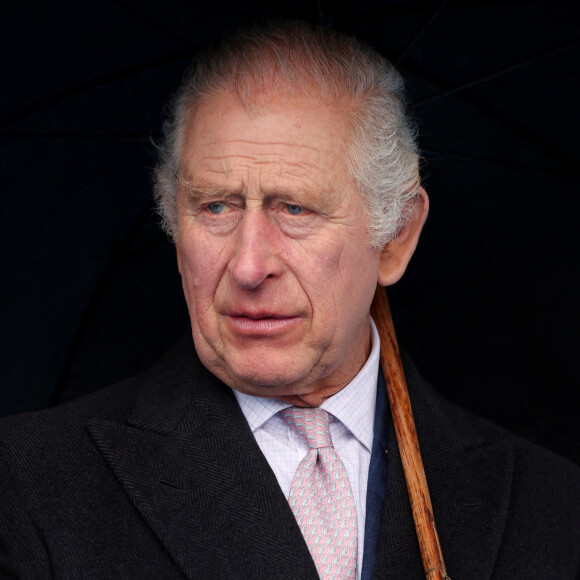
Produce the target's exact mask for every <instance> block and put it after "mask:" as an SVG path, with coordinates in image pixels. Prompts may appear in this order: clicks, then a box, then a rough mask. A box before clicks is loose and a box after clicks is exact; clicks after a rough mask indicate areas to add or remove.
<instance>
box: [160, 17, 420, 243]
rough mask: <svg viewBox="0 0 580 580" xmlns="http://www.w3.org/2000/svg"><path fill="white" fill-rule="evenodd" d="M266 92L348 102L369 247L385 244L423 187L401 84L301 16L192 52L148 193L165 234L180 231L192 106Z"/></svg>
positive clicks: (382, 62) (351, 155) (367, 53)
mask: <svg viewBox="0 0 580 580" xmlns="http://www.w3.org/2000/svg"><path fill="white" fill-rule="evenodd" d="M268 91H275V92H281V91H283V92H286V93H287V94H302V95H316V96H317V97H319V98H323V99H332V100H335V101H343V102H347V103H349V104H350V106H349V107H348V109H349V111H350V113H349V128H350V131H349V133H350V134H349V148H348V169H349V171H350V173H351V176H352V177H353V179H354V180H355V182H356V184H357V187H358V190H359V192H360V194H361V196H362V198H363V200H364V201H365V203H366V206H365V208H366V212H367V222H368V223H367V227H368V232H369V243H370V244H371V245H372V246H374V247H383V246H384V245H385V244H386V243H388V242H389V241H391V240H392V239H393V238H395V237H396V236H397V235H398V233H399V231H400V230H401V228H402V227H403V225H404V224H405V223H406V221H407V220H408V219H409V218H410V216H411V214H412V213H413V210H414V208H415V205H414V203H413V202H414V200H415V199H416V195H417V189H418V187H419V185H420V178H419V154H418V148H417V145H416V142H415V137H416V134H415V129H414V127H413V125H412V124H411V122H410V121H409V119H408V118H407V116H406V114H405V101H404V86H403V80H402V78H401V76H400V75H399V73H398V72H397V71H396V70H395V68H394V67H393V66H392V65H391V64H390V63H389V62H388V61H387V60H386V59H385V58H383V57H382V56H381V55H380V54H379V53H378V52H376V51H375V50H373V49H371V48H369V47H368V46H365V45H364V44H362V43H360V42H359V41H358V40H356V39H355V38H352V37H349V36H346V35H343V34H341V33H338V32H336V31H333V30H329V29H325V28H322V27H318V26H312V25H309V24H305V23H302V22H285V23H282V24H271V25H269V26H267V27H262V28H259V29H246V30H241V31H237V32H235V33H234V34H232V35H231V36H227V37H225V38H224V39H222V41H221V42H220V43H219V44H217V45H216V46H214V47H212V48H210V49H209V50H207V51H205V52H203V53H201V54H200V55H198V57H197V59H196V62H195V63H194V66H193V68H192V69H191V71H190V72H189V73H188V75H187V76H186V77H185V80H184V82H183V83H182V85H181V87H180V88H179V89H178V91H177V92H176V93H175V95H174V97H173V99H172V101H171V102H170V104H169V115H168V118H167V120H166V121H165V123H164V125H163V141H162V142H161V143H160V145H159V161H158V164H157V167H156V169H155V199H156V203H157V208H158V211H159V214H160V215H161V217H162V220H163V221H162V225H163V227H164V229H165V231H166V232H167V233H168V235H169V236H170V237H171V238H172V239H173V240H176V239H177V237H178V235H179V232H178V224H177V189H178V177H179V167H180V158H181V148H182V143H183V136H184V128H185V124H186V118H187V115H188V113H189V111H190V109H191V108H192V107H193V106H195V105H196V104H198V103H200V102H202V101H207V100H208V99H210V98H211V97H212V96H215V95H218V94H223V93H226V92H234V93H235V94H237V96H238V97H239V99H240V100H241V102H242V103H243V105H244V106H245V107H247V108H248V109H251V108H252V106H253V105H257V104H258V102H259V100H260V99H261V98H263V96H264V94H267V93H268Z"/></svg>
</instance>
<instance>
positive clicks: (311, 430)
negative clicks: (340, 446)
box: [279, 407, 333, 449]
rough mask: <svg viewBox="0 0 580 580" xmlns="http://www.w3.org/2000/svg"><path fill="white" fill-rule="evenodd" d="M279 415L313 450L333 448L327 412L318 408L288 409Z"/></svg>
mask: <svg viewBox="0 0 580 580" xmlns="http://www.w3.org/2000/svg"><path fill="white" fill-rule="evenodd" d="M279 415H280V417H282V419H284V421H286V423H288V425H291V426H292V427H294V428H295V429H296V431H298V433H300V435H301V436H302V437H304V439H306V441H307V443H308V446H309V447H311V448H312V449H318V448H320V447H332V446H333V445H332V439H331V438H330V429H329V427H328V422H329V418H328V413H327V412H326V411H323V410H322V409H319V408H317V407H312V408H311V407H288V409H284V410H283V411H280V413H279Z"/></svg>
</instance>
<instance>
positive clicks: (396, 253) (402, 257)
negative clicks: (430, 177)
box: [378, 187, 429, 286]
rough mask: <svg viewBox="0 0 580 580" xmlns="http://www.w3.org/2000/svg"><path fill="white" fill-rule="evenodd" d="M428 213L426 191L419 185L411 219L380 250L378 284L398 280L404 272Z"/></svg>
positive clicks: (382, 284) (381, 284) (385, 284)
mask: <svg viewBox="0 0 580 580" xmlns="http://www.w3.org/2000/svg"><path fill="white" fill-rule="evenodd" d="M428 213H429V197H428V196H427V192H426V191H425V190H424V189H423V188H422V187H420V188H419V189H418V190H417V197H416V199H415V211H414V212H413V215H412V216H411V219H410V220H409V221H408V222H407V223H406V224H405V226H404V227H403V229H402V230H401V231H400V232H399V235H398V236H397V237H396V238H395V239H394V240H392V241H390V242H389V243H388V244H387V245H386V246H385V247H384V248H383V250H382V251H381V257H380V262H379V277H378V283H379V285H380V286H390V285H391V284H394V283H395V282H398V281H399V280H400V279H401V277H402V276H403V274H404V273H405V270H406V269H407V265H408V264H409V262H410V260H411V257H412V256H413V253H414V252H415V248H416V247H417V243H418V241H419V236H420V235H421V230H422V229H423V224H424V223H425V220H426V219H427V214H428Z"/></svg>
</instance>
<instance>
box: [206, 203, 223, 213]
mask: <svg viewBox="0 0 580 580" xmlns="http://www.w3.org/2000/svg"><path fill="white" fill-rule="evenodd" d="M225 209H226V206H225V205H224V204H223V203H221V202H219V201H212V202H211V203H209V204H208V205H207V211H209V213H213V214H216V215H217V214H220V213H224V211H225Z"/></svg>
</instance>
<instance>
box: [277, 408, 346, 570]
mask: <svg viewBox="0 0 580 580" xmlns="http://www.w3.org/2000/svg"><path fill="white" fill-rule="evenodd" d="M279 414H280V416H281V417H282V418H283V419H284V420H285V421H286V422H287V423H288V425H291V426H292V427H294V428H295V429H296V430H297V431H298V433H299V434H300V435H301V436H302V437H304V439H306V441H307V442H308V446H309V447H310V450H309V451H308V454H307V455H306V457H305V458H304V459H303V460H302V462H301V463H300V465H299V466H298V469H297V470H296V475H294V481H293V482H292V487H291V489H290V497H289V499H288V501H289V503H290V507H291V508H292V511H293V512H294V516H295V517H296V521H297V522H298V525H299V526H300V529H301V530H302V535H303V536H304V539H305V540H306V543H307V544H308V548H309V549H310V553H311V554H312V558H313V560H314V563H315V564H316V569H317V570H318V574H319V575H320V578H321V579H323V580H339V579H341V580H342V579H347V578H355V577H356V562H357V554H356V551H357V529H356V511H355V505H354V498H353V495H352V490H351V488H350V483H349V481H348V476H347V474H346V469H345V468H344V465H343V463H342V461H341V460H340V457H339V456H338V454H337V453H336V451H335V450H334V447H333V445H332V440H331V438H330V431H329V428H328V413H327V412H326V411H323V410H322V409H318V408H303V407H290V408H288V409H285V410H284V411H280V413H279Z"/></svg>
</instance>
